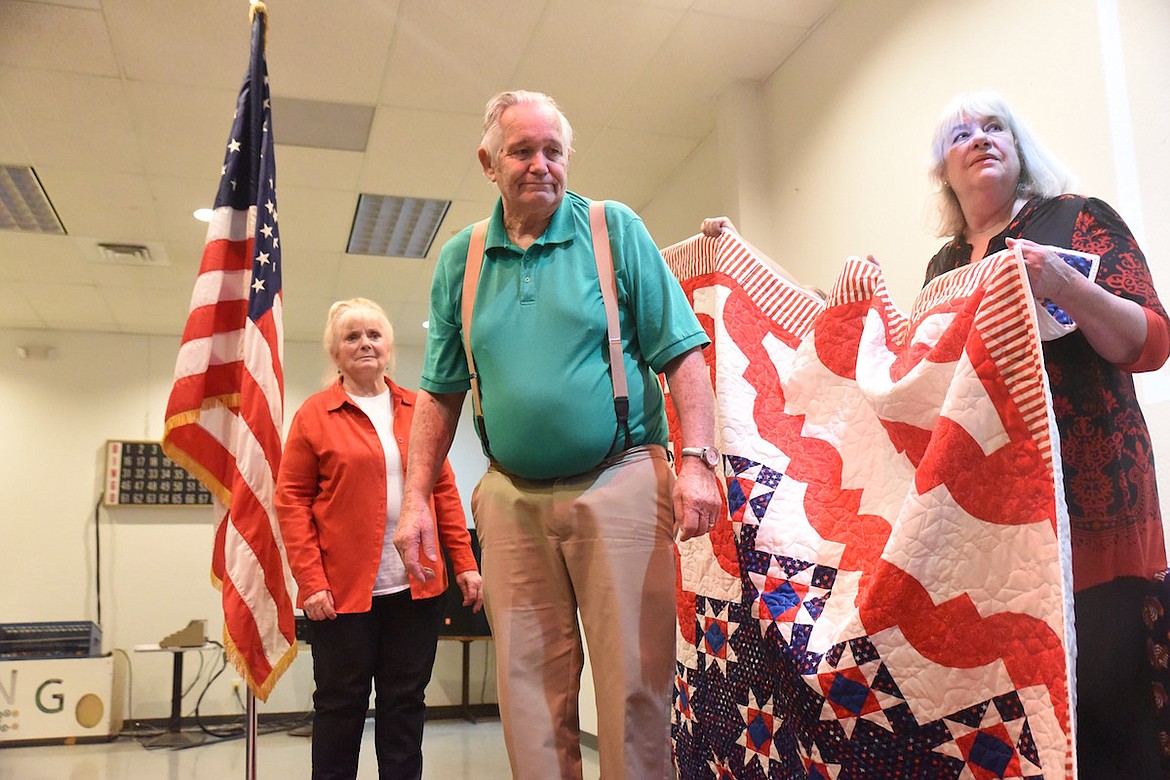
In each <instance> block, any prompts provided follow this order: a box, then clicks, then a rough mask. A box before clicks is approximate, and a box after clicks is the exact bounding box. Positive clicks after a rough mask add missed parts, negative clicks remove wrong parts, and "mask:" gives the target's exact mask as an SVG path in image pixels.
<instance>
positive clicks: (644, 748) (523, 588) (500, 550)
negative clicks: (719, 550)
mask: <svg viewBox="0 0 1170 780" xmlns="http://www.w3.org/2000/svg"><path fill="white" fill-rule="evenodd" d="M673 485H674V472H673V471H672V469H671V467H670V464H669V463H668V461H667V459H666V452H665V450H664V449H663V448H662V447H657V446H649V447H636V448H633V449H631V450H628V451H626V452H625V453H622V455H620V456H618V457H616V458H614V459H613V460H611V461H608V462H607V463H606V464H603V466H601V467H599V468H598V469H596V470H594V471H591V472H588V473H586V474H583V475H580V476H576V477H569V478H564V479H557V480H542V481H532V480H525V479H521V478H519V477H515V476H510V475H508V474H505V473H503V472H502V471H500V470H498V469H496V468H494V467H493V468H492V469H490V470H489V471H488V473H487V474H485V475H484V477H483V479H482V480H480V483H479V485H478V486H476V489H475V492H474V494H473V495H472V500H471V504H472V515H473V516H474V518H475V525H476V530H477V533H478V535H479V540H480V545H481V547H482V550H483V580H484V594H485V602H486V607H487V613H488V620H489V621H490V623H491V627H492V634H493V635H494V637H495V642H496V649H497V659H498V660H497V673H498V679H499V695H500V715H501V719H502V721H503V727H504V739H505V742H506V743H507V748H508V756H509V760H510V762H511V765H512V773H513V776H514V777H515V778H517V780H549V778H553V777H557V776H559V777H561V778H566V779H568V780H577V779H578V778H580V777H581V746H580V734H579V724H578V712H577V696H578V692H579V690H580V678H581V669H582V665H583V653H582V649H581V636H580V632H579V630H578V622H577V612H578V610H580V614H581V625H582V626H584V629H585V637H586V640H587V641H588V643H589V656H590V659H591V662H592V670H593V681H594V685H595V688H596V697H597V720H598V735H597V736H598V747H599V752H600V755H601V776H602V777H604V778H606V780H622V779H623V778H624V779H625V780H657V778H667V777H673V776H674V769H673V765H672V762H671V756H670V698H671V691H672V686H673V680H674V657H675V648H674V641H675V628H674V626H675V615H676V608H675V556H674V540H673V526H674V521H673V512H672V509H671V489H672V487H673ZM558 769H559V773H558Z"/></svg>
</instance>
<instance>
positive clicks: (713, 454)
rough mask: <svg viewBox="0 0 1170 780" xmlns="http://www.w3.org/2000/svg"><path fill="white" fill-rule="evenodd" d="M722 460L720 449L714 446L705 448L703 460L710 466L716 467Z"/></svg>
mask: <svg viewBox="0 0 1170 780" xmlns="http://www.w3.org/2000/svg"><path fill="white" fill-rule="evenodd" d="M721 460H722V458H720V457H719V450H717V449H715V448H714V447H704V448H703V462H704V463H706V464H707V465H708V466H710V467H711V468H715V467H717V466H718V465H719V462H720V461H721Z"/></svg>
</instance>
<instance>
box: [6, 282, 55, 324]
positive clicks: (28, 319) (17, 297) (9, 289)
mask: <svg viewBox="0 0 1170 780" xmlns="http://www.w3.org/2000/svg"><path fill="white" fill-rule="evenodd" d="M0 327H2V328H38V329H39V328H44V327H46V323H45V321H44V320H43V319H41V318H40V316H39V315H38V314H37V313H36V310H34V309H33V307H32V304H30V303H29V301H28V297H27V296H26V295H25V294H24V292H23V291H21V290H18V289H16V287H15V286H14V285H10V284H4V285H0Z"/></svg>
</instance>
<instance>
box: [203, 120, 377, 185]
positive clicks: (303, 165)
mask: <svg viewBox="0 0 1170 780" xmlns="http://www.w3.org/2000/svg"><path fill="white" fill-rule="evenodd" d="M276 134H277V136H276V137H277V138H279V137H280V127H279V126H277V127H276ZM364 164H365V155H363V154H362V153H360V152H342V151H338V150H336V149H310V148H308V147H305V146H285V145H283V144H280V143H277V144H276V189H277V192H278V193H279V191H280V190H281V188H283V187H286V186H291V187H320V188H322V189H327V190H356V189H357V188H358V180H359V178H360V177H361V170H362V166H363V165H364ZM211 194H212V195H214V194H215V193H214V192H212V193H211Z"/></svg>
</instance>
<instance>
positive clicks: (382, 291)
mask: <svg viewBox="0 0 1170 780" xmlns="http://www.w3.org/2000/svg"><path fill="white" fill-rule="evenodd" d="M434 268H435V266H434V264H433V263H429V262H427V261H425V260H406V259H401V258H396V257H374V256H371V255H348V254H347V255H346V256H345V257H344V259H343V260H342V262H341V266H340V268H339V271H338V274H337V285H336V294H337V297H338V298H349V297H352V296H354V295H364V296H366V297H367V298H372V299H374V300H377V301H378V303H380V304H383V305H385V304H387V303H398V302H401V301H409V300H418V295H419V292H420V291H421V292H422V293H423V295H422V299H423V300H427V299H428V298H429V294H430V288H431V274H433V273H434ZM362 290H368V292H362ZM374 290H378V292H377V293H374V292H373V291H374Z"/></svg>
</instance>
